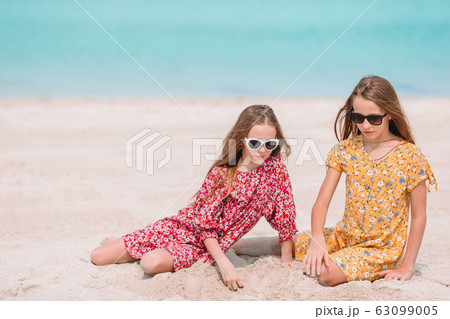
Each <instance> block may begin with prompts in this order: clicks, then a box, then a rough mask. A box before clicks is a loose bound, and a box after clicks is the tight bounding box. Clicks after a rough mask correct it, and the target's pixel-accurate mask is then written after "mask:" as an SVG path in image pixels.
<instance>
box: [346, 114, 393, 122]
mask: <svg viewBox="0 0 450 319" xmlns="http://www.w3.org/2000/svg"><path fill="white" fill-rule="evenodd" d="M348 114H350V119H351V120H352V121H353V122H355V123H357V124H361V123H363V122H364V120H365V119H367V121H369V123H370V124H372V125H381V123H383V118H384V117H385V116H386V115H387V113H386V114H384V115H367V116H364V115H362V114H359V113H355V112H348Z"/></svg>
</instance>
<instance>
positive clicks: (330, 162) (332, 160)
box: [327, 143, 344, 172]
mask: <svg viewBox="0 0 450 319" xmlns="http://www.w3.org/2000/svg"><path fill="white" fill-rule="evenodd" d="M342 161H343V157H342V149H341V144H340V143H339V144H336V145H335V146H334V147H333V148H332V149H331V150H330V152H329V153H328V157H327V166H328V167H332V168H334V169H335V170H337V171H338V172H342V171H343V170H344V168H343V165H342Z"/></svg>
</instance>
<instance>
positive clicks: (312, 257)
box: [303, 167, 341, 277]
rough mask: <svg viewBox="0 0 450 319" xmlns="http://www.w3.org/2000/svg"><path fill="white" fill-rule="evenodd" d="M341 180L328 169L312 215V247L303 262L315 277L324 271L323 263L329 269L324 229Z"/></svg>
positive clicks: (308, 272) (336, 173) (334, 172)
mask: <svg viewBox="0 0 450 319" xmlns="http://www.w3.org/2000/svg"><path fill="white" fill-rule="evenodd" d="M340 178H341V173H340V172H338V171H337V170H335V169H334V168H331V167H328V170H327V175H326V176H325V179H324V181H323V183H322V186H321V188H320V191H319V195H318V196H317V199H316V202H315V204H314V206H313V209H312V214H311V236H312V238H311V246H310V247H309V249H308V251H307V253H306V256H305V258H304V260H303V267H304V268H305V270H306V273H307V274H308V275H309V274H311V276H313V277H315V276H316V274H317V275H319V274H320V272H321V269H322V262H323V263H324V264H325V266H326V267H329V266H330V264H329V258H328V251H327V246H326V244H325V237H324V235H323V229H324V226H325V220H326V217H327V212H328V207H329V206H330V202H331V199H332V198H333V195H334V192H335V190H336V187H337V185H338V183H339V179H340Z"/></svg>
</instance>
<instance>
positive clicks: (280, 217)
mask: <svg viewBox="0 0 450 319" xmlns="http://www.w3.org/2000/svg"><path fill="white" fill-rule="evenodd" d="M278 170H279V173H278V176H277V177H278V178H277V180H278V183H277V189H276V196H275V203H274V209H273V212H272V215H270V216H269V217H266V219H267V221H268V222H269V224H270V226H271V227H272V228H273V229H275V230H276V231H277V232H278V235H279V241H280V242H282V241H286V240H288V239H290V238H291V237H292V236H294V235H295V233H297V227H296V226H295V217H296V212H295V203H294V196H293V194H292V186H291V180H290V178H289V174H288V171H287V168H286V165H285V164H284V163H283V162H282V161H281V160H280V162H279V165H278V169H277V171H278Z"/></svg>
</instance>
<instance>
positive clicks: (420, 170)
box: [407, 147, 437, 192]
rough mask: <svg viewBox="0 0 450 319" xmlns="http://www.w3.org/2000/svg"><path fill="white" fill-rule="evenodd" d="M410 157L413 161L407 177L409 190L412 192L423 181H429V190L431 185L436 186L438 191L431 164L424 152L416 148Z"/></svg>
mask: <svg viewBox="0 0 450 319" xmlns="http://www.w3.org/2000/svg"><path fill="white" fill-rule="evenodd" d="M408 156H409V157H410V159H411V162H410V165H409V169H408V176H407V178H408V179H407V190H408V192H411V191H412V190H413V189H414V187H416V186H417V184H419V183H420V182H421V181H427V182H428V183H427V190H428V191H430V185H435V187H436V190H437V182H436V178H435V177H434V174H433V172H432V171H431V167H430V164H429V163H428V160H427V159H426V158H425V156H424V155H423V154H422V152H421V151H420V150H419V149H418V148H417V147H415V148H414V149H413V150H412V151H411V152H410V154H408Z"/></svg>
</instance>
